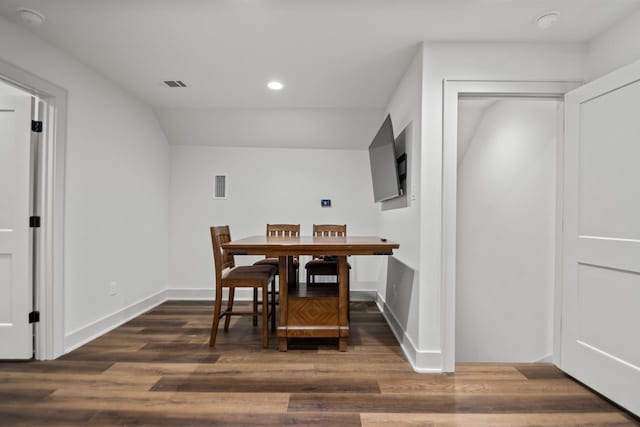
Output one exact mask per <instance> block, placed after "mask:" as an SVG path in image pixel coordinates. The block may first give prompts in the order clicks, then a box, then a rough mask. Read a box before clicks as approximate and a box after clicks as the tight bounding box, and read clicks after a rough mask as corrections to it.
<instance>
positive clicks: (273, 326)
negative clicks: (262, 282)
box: [271, 277, 280, 331]
mask: <svg viewBox="0 0 640 427" xmlns="http://www.w3.org/2000/svg"><path fill="white" fill-rule="evenodd" d="M278 280H280V279H278ZM271 330H272V331H275V330H276V278H275V277H274V278H273V280H271Z"/></svg>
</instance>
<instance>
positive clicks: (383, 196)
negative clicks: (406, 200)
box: [369, 115, 402, 202]
mask: <svg viewBox="0 0 640 427" xmlns="http://www.w3.org/2000/svg"><path fill="white" fill-rule="evenodd" d="M369 162H370V163H371V179H372V181H373V199H374V200H375V201H376V202H383V201H385V200H389V199H393V198H395V197H400V196H401V195H402V188H401V187H400V177H399V175H398V162H397V158H396V145H395V140H394V138H393V124H392V123H391V116H389V115H387V118H386V119H385V120H384V122H383V123H382V126H381V127H380V129H379V130H378V133H377V134H376V136H375V137H374V138H373V141H372V142H371V145H369Z"/></svg>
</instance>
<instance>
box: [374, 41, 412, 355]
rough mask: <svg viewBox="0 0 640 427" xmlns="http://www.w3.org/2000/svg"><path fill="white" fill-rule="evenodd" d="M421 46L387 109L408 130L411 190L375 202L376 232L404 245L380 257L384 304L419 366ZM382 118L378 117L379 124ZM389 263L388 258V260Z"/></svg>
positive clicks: (397, 130) (396, 124) (396, 129)
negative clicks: (417, 197)
mask: <svg viewBox="0 0 640 427" xmlns="http://www.w3.org/2000/svg"><path fill="white" fill-rule="evenodd" d="M421 88H422V49H419V51H418V53H417V54H416V55H415V57H414V58H413V60H412V61H411V64H410V65H409V67H408V69H407V71H406V72H405V74H404V76H403V77H402V79H401V80H400V82H399V83H398V86H397V87H396V89H395V91H394V93H393V95H392V97H391V99H390V100H389V103H388V105H387V108H386V113H387V114H390V115H391V120H392V122H393V131H394V134H395V136H396V137H397V136H398V135H399V134H400V133H401V132H402V131H403V130H405V129H406V131H405V132H406V138H405V146H406V147H405V148H406V154H407V192H406V194H405V195H404V196H403V197H401V198H399V199H395V200H390V201H388V202H383V203H381V204H377V206H376V209H377V210H378V215H377V216H378V222H379V225H378V230H377V233H376V234H377V235H379V236H384V237H385V238H387V239H389V240H392V241H394V242H397V243H399V244H400V248H399V249H397V250H396V251H394V255H393V256H392V257H389V258H388V259H387V260H379V261H378V262H379V263H380V264H381V265H382V270H381V273H382V274H381V276H380V277H379V279H378V280H379V283H378V294H379V298H380V303H381V304H382V306H383V310H384V311H385V314H386V316H387V319H388V320H389V322H390V324H391V327H392V328H393V329H394V331H395V332H396V335H397V336H398V338H399V340H400V342H401V345H402V347H403V349H404V350H405V353H406V354H407V356H408V357H409V360H410V361H411V363H414V364H415V358H416V355H415V348H416V345H415V342H417V337H418V314H417V312H418V301H419V300H418V291H419V289H418V283H419V282H418V278H419V276H418V266H419V259H420V254H419V242H420V204H419V203H418V202H416V201H415V200H414V198H415V196H416V195H417V194H419V193H420V135H421V124H422V123H421V102H422V99H421V93H422V90H421ZM383 119H384V116H381V117H380V119H379V124H378V126H380V125H381V124H382V120H383ZM385 261H386V262H385Z"/></svg>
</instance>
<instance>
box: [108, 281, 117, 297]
mask: <svg viewBox="0 0 640 427" xmlns="http://www.w3.org/2000/svg"><path fill="white" fill-rule="evenodd" d="M109 295H111V296H114V295H118V282H111V283H109Z"/></svg>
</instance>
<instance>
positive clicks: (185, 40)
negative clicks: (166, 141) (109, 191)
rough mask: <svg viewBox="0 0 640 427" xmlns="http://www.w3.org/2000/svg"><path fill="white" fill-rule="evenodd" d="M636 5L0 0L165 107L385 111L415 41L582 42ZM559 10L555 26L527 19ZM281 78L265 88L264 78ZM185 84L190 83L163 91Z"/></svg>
mask: <svg viewBox="0 0 640 427" xmlns="http://www.w3.org/2000/svg"><path fill="white" fill-rule="evenodd" d="M638 6H639V3H638V0H0V14H2V15H3V16H5V17H6V18H8V19H10V20H12V21H15V22H20V21H19V19H18V17H17V14H16V12H15V11H16V8H17V7H28V8H33V9H36V10H38V11H39V12H41V13H43V14H44V15H45V16H46V21H45V23H44V24H43V25H41V26H39V27H30V29H31V31H33V32H35V33H36V34H38V35H39V36H41V37H42V38H43V39H46V40H48V41H49V42H51V43H53V44H54V45H57V46H58V47H60V48H62V49H64V50H66V51H67V52H69V53H71V54H72V55H73V56H75V57H76V58H77V59H79V60H80V61H82V62H84V63H86V64H88V65H90V66H92V67H93V68H95V69H97V70H99V71H100V72H101V73H103V74H104V75H106V76H107V77H108V78H110V79H112V80H114V81H116V82H117V83H118V84H120V85H121V86H123V87H124V88H126V89H127V90H129V91H131V92H132V93H134V94H135V95H137V96H138V97H139V98H141V99H143V100H144V101H146V102H148V103H149V104H150V105H151V106H153V107H154V108H156V109H163V108H165V109H166V108H169V109H174V108H203V109H204V108H207V109H212V108H233V109H235V108H249V109H250V108H259V109H260V108H369V109H371V108H382V107H384V105H385V104H386V103H387V102H388V100H389V97H390V95H391V93H392V91H393V90H394V88H395V85H396V84H397V82H398V81H399V79H400V77H401V75H402V73H403V72H404V71H405V69H406V67H407V65H408V64H409V61H410V60H411V58H412V56H413V55H414V54H415V52H416V49H417V47H418V45H419V43H420V42H421V41H423V40H439V41H442V40H450V41H469V40H475V41H563V42H584V41H588V40H590V39H591V38H593V37H594V36H596V35H597V34H599V33H601V32H602V31H604V30H605V29H607V28H608V27H610V26H611V25H613V24H614V23H615V22H616V21H617V20H619V19H621V18H622V17H624V16H625V15H627V14H628V13H630V11H631V10H634V9H637V8H638ZM552 9H553V10H558V11H560V12H561V14H562V15H561V20H560V22H559V23H558V25H557V26H555V27H552V28H551V29H549V30H547V31H541V30H539V29H538V28H537V27H536V25H535V24H534V21H535V18H536V17H537V16H538V15H540V14H541V13H543V12H545V11H548V10H552ZM274 78H277V79H280V80H282V82H283V83H284V84H285V89H284V90H283V91H281V92H278V93H274V92H270V91H268V90H267V89H266V88H265V84H266V82H267V81H268V80H270V79H274ZM163 80H183V81H184V82H186V83H187V84H188V85H189V88H186V89H169V88H164V87H162V86H161V84H160V82H161V81H163Z"/></svg>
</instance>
